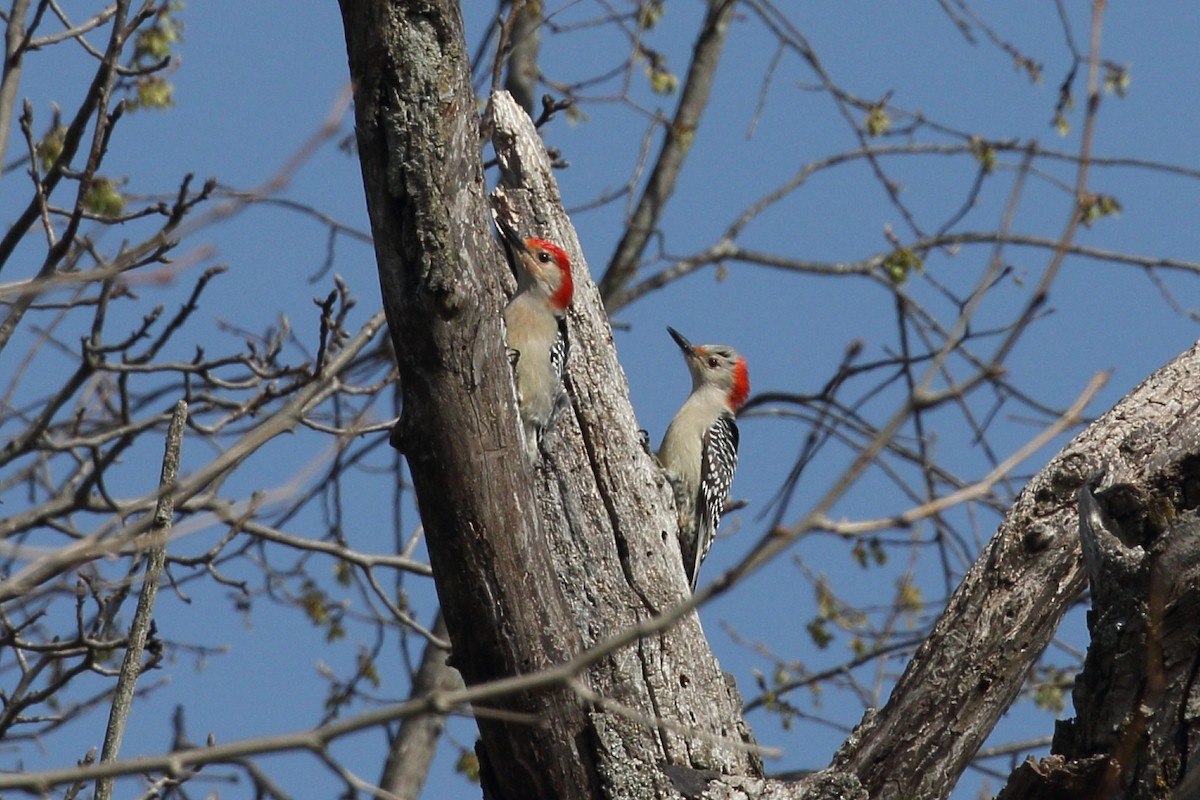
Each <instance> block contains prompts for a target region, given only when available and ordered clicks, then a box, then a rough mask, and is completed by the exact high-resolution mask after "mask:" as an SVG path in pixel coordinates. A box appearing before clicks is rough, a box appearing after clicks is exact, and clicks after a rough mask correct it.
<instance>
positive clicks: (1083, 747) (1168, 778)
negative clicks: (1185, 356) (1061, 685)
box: [1000, 429, 1200, 800]
mask: <svg viewBox="0 0 1200 800" xmlns="http://www.w3.org/2000/svg"><path fill="white" fill-rule="evenodd" d="M1181 434H1182V435H1181V436H1179V437H1178V438H1176V439H1174V440H1172V441H1170V442H1169V443H1168V444H1167V445H1166V447H1164V448H1163V449H1162V450H1161V451H1160V454H1159V455H1158V456H1157V457H1156V458H1155V459H1153V460H1154V461H1155V462H1157V463H1160V464H1165V465H1166V467H1167V468H1166V469H1165V470H1163V471H1161V472H1158V473H1154V474H1151V475H1150V476H1148V477H1150V478H1152V482H1149V483H1143V484H1140V485H1138V484H1125V483H1118V484H1116V485H1113V484H1112V482H1111V481H1109V480H1108V479H1107V477H1106V478H1105V479H1104V480H1103V481H1101V482H1100V486H1103V487H1104V491H1102V492H1099V493H1098V494H1093V493H1092V491H1091V489H1090V488H1088V487H1085V488H1083V489H1081V490H1080V492H1079V535H1080V539H1081V544H1082V548H1083V552H1084V562H1085V564H1086V565H1087V572H1088V583H1089V585H1090V586H1091V599H1092V608H1091V611H1090V612H1089V613H1088V630H1089V632H1090V633H1091V637H1092V640H1091V644H1090V645H1089V647H1088V653H1087V659H1086V661H1085V662H1084V668H1083V672H1081V673H1080V675H1079V678H1078V679H1077V681H1076V683H1075V691H1074V693H1073V697H1074V704H1075V715H1076V716H1075V718H1074V719H1071V720H1066V721H1064V722H1061V723H1059V724H1058V726H1057V729H1056V730H1055V734H1054V742H1053V745H1052V746H1051V753H1052V755H1051V756H1050V757H1048V758H1044V759H1040V760H1038V761H1033V760H1032V759H1031V760H1029V761H1027V762H1026V763H1025V764H1023V765H1022V766H1021V767H1020V768H1018V769H1017V770H1016V771H1015V773H1014V774H1013V776H1012V779H1011V780H1010V781H1009V783H1008V785H1007V786H1005V788H1004V791H1003V792H1002V793H1001V795H1000V797H1001V798H1002V799H1003V800H1035V798H1037V799H1040V798H1045V799H1046V800H1049V799H1050V798H1055V800H1085V799H1089V800H1090V798H1096V797H1121V798H1130V800H1154V799H1156V798H1161V797H1164V796H1166V795H1167V793H1168V791H1169V790H1172V789H1173V790H1174V791H1175V794H1174V796H1175V797H1179V798H1185V797H1195V796H1197V788H1198V787H1197V786H1196V785H1194V784H1195V775H1194V774H1193V775H1191V776H1189V774H1188V773H1189V771H1191V772H1192V773H1194V772H1195V767H1194V765H1195V764H1196V762H1197V756H1198V755H1200V753H1198V752H1197V749H1198V747H1200V714H1198V713H1197V710H1196V709H1197V708H1198V707H1200V687H1197V685H1196V674H1197V671H1198V670H1200V580H1198V578H1200V518H1198V517H1197V513H1196V507H1197V505H1198V504H1200V497H1198V496H1197V493H1196V491H1195V489H1194V487H1195V485H1196V480H1197V478H1198V477H1200V458H1198V455H1200V441H1197V439H1196V437H1195V431H1194V430H1190V429H1189V430H1187V431H1181ZM1189 778H1191V780H1189ZM1185 784H1186V785H1185Z"/></svg>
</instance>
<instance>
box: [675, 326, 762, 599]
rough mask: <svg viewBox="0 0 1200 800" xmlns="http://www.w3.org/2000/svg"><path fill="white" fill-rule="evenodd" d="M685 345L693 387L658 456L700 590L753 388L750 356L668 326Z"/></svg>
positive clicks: (690, 572) (686, 565)
mask: <svg viewBox="0 0 1200 800" xmlns="http://www.w3.org/2000/svg"><path fill="white" fill-rule="evenodd" d="M667 331H668V332H669V333H670V334H671V338H673V339H674V340H675V343H676V344H677V345H679V349H680V350H682V351H683V358H684V360H685V361H686V362H687V366H688V371H689V372H690V373H691V375H692V393H691V394H690V395H688V398H687V400H685V401H684V403H683V406H682V407H681V408H680V409H679V413H678V414H676V415H675V418H674V419H673V420H671V424H670V425H669V426H668V427H667V432H666V434H665V435H664V436H663V440H662V445H661V446H660V447H659V448H658V460H659V463H661V464H662V466H663V469H664V470H666V472H667V476H668V477H669V478H670V479H671V485H672V487H673V488H674V490H675V504H676V507H677V508H678V511H679V549H680V551H681V552H682V554H683V569H684V572H685V573H686V574H687V578H688V584H689V585H690V586H691V588H692V591H695V590H696V578H697V576H698V575H699V573H700V564H701V562H703V561H704V558H705V556H707V555H708V550H709V548H710V547H712V543H713V538H714V537H715V536H716V533H717V526H718V525H720V523H721V513H722V512H723V511H724V510H725V502H726V501H727V500H728V499H729V488H730V486H731V485H732V484H733V473H734V471H735V470H736V469H737V451H738V429H737V423H736V422H735V421H734V415H735V414H736V413H737V411H738V409H739V408H741V407H742V404H744V403H745V402H746V397H747V396H748V395H749V394H750V375H749V373H748V372H747V371H746V359H745V358H743V357H742V356H740V355H738V354H737V352H736V351H735V350H734V349H733V348H731V347H726V346H725V345H720V344H706V345H693V344H692V343H691V342H689V341H688V340H687V339H685V338H684V337H683V335H682V334H680V333H679V331H677V330H675V329H674V328H667Z"/></svg>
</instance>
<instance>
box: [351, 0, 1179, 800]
mask: <svg viewBox="0 0 1200 800" xmlns="http://www.w3.org/2000/svg"><path fill="white" fill-rule="evenodd" d="M341 6H342V15H343V19H344V22H345V28H346V41H347V50H348V54H349V61H350V71H351V75H352V76H353V78H354V81H355V113H356V124H357V131H358V146H359V155H360V159H361V162H362V169H363V182H364V186H365V189H366V196H367V205H368V209H369V211H370V216H371V225H372V231H373V233H374V236H375V247H376V256H377V259H378V266H379V273H380V282H381V286H382V290H383V298H384V304H385V307H386V309H387V312H388V319H389V323H390V325H391V332H392V337H393V341H394V343H395V350H396V354H397V359H398V362H399V365H400V370H401V379H402V385H403V393H404V407H403V413H402V417H401V421H400V423H399V425H398V427H397V432H396V433H397V435H396V440H397V442H398V444H399V446H400V447H401V448H402V449H403V450H404V452H405V453H406V455H407V458H408V462H409V465H410V469H411V471H412V476H413V483H414V486H415V489H416V492H417V496H418V500H419V503H420V507H421V516H422V520H423V522H424V525H425V529H426V535H427V538H428V542H429V549H430V558H431V562H432V566H433V570H434V576H435V580H436V583H437V588H438V593H439V596H440V598H441V600H442V603H443V608H444V612H445V615H446V622H447V627H448V630H449V633H450V637H451V639H452V641H453V644H454V653H453V659H452V660H453V663H454V665H455V666H457V667H458V668H459V669H460V670H461V671H462V673H463V676H464V678H465V680H466V681H467V682H468V683H469V684H472V685H479V684H483V683H486V682H490V681H495V680H500V679H509V680H512V679H514V678H516V679H518V681H520V679H521V678H529V681H526V682H524V683H521V682H517V683H509V684H506V685H508V686H509V687H510V688H511V693H508V694H506V695H505V696H504V697H503V698H502V699H500V700H498V701H497V704H496V707H495V708H494V709H481V708H477V709H476V712H477V715H478V717H479V725H480V733H481V754H482V756H483V764H484V788H485V795H486V796H488V797H492V798H497V799H500V798H503V799H504V800H516V799H517V798H520V799H521V800H527V799H529V800H536V799H537V798H593V797H595V798H599V797H611V798H639V800H640V799H642V798H668V797H670V798H675V797H679V796H680V794H685V795H687V796H692V797H694V796H697V795H698V794H699V793H700V791H707V792H708V796H713V797H716V796H734V794H732V793H736V796H741V797H759V798H768V797H771V798H783V797H791V798H799V797H802V796H803V797H805V798H817V797H838V798H840V800H848V799H849V798H857V797H866V796H868V795H869V796H870V797H878V798H904V799H905V800H921V799H923V798H937V797H944V796H946V795H947V794H948V793H949V791H950V789H951V788H952V787H953V786H954V784H955V783H956V782H957V779H958V776H959V775H960V774H961V772H962V770H963V769H964V768H965V766H966V764H967V763H968V761H969V760H970V758H971V757H972V756H973V754H974V753H975V750H976V749H977V748H978V746H979V744H980V743H981V742H982V741H983V739H984V738H985V737H986V735H987V733H988V732H989V731H990V730H991V729H992V726H993V725H994V724H995V721H996V720H997V719H998V718H999V716H1000V715H1001V714H1002V713H1003V712H1004V710H1005V709H1007V708H1008V706H1009V704H1010V703H1011V702H1012V700H1013V698H1014V697H1015V696H1016V694H1017V692H1018V691H1019V689H1020V687H1021V685H1022V682H1023V681H1024V678H1025V676H1026V674H1027V672H1028V669H1029V667H1030V665H1031V664H1032V663H1033V662H1034V660H1035V659H1036V658H1037V656H1038V654H1039V653H1040V652H1041V650H1042V649H1043V648H1044V647H1045V645H1046V643H1047V641H1048V640H1049V638H1050V636H1051V635H1052V633H1053V631H1054V629H1055V628H1056V626H1057V625H1058V622H1059V620H1060V619H1061V617H1062V614H1063V613H1064V612H1065V610H1066V609H1067V607H1068V606H1069V604H1070V603H1071V602H1072V600H1073V598H1075V597H1076V596H1077V594H1078V592H1079V591H1080V589H1081V588H1082V586H1083V580H1084V572H1083V569H1082V566H1081V560H1080V558H1079V546H1078V539H1077V537H1076V535H1075V530H1076V526H1077V517H1078V515H1077V500H1076V492H1077V490H1078V489H1079V488H1080V487H1081V486H1084V485H1085V484H1087V483H1088V482H1089V481H1091V480H1093V479H1094V478H1095V477H1096V476H1097V475H1099V474H1101V473H1103V474H1104V475H1105V481H1106V482H1107V485H1114V484H1118V483H1128V484H1131V485H1157V486H1160V488H1161V487H1162V486H1166V485H1171V486H1175V487H1177V488H1178V489H1179V491H1178V492H1177V495H1178V496H1179V497H1183V498H1186V497H1192V496H1193V495H1194V494H1195V493H1194V492H1192V491H1188V490H1186V486H1187V481H1184V478H1183V477H1181V476H1185V477H1186V476H1188V475H1190V474H1191V472H1192V471H1194V470H1189V469H1188V468H1186V466H1185V464H1184V461H1183V460H1182V459H1184V458H1185V455H1186V454H1180V453H1178V452H1176V451H1174V450H1170V449H1169V448H1168V444H1169V443H1170V442H1173V441H1177V440H1179V439H1180V438H1181V437H1183V438H1184V439H1185V440H1186V441H1196V440H1197V439H1198V438H1200V437H1197V436H1196V433H1195V428H1196V425H1197V422H1198V419H1197V416H1196V415H1195V414H1189V413H1186V412H1187V411H1189V410H1191V409H1193V408H1194V407H1195V405H1196V402H1197V393H1198V388H1200V387H1198V385H1197V381H1196V379H1195V376H1196V375H1200V353H1198V351H1197V350H1195V349H1193V350H1192V351H1190V352H1189V353H1186V354H1184V355H1183V356H1181V357H1180V358H1179V359H1177V360H1176V361H1175V362H1173V363H1172V364H1170V365H1168V366H1167V367H1164V368H1163V369H1162V370H1160V371H1159V372H1158V373H1156V374H1155V375H1154V376H1151V378H1149V379H1148V380H1147V381H1146V382H1145V383H1144V384H1143V385H1142V386H1140V387H1139V388H1138V389H1137V390H1135V391H1134V392H1133V393H1131V394H1130V395H1129V396H1128V397H1127V398H1126V399H1124V400H1123V401H1122V402H1121V403H1120V404H1118V406H1117V407H1116V408H1114V409H1113V410H1112V411H1110V412H1109V413H1108V414H1106V415H1104V417H1102V418H1101V419H1099V420H1097V421H1096V422H1095V423H1094V424H1093V425H1091V426H1089V428H1088V429H1087V430H1086V431H1084V432H1083V433H1081V434H1080V435H1079V436H1077V437H1076V438H1075V439H1074V440H1073V441H1072V442H1071V443H1070V444H1069V445H1068V446H1067V447H1066V448H1064V450H1063V451H1062V452H1061V453H1060V454H1059V455H1057V456H1056V457H1055V458H1054V459H1053V460H1052V461H1051V462H1050V464H1049V465H1047V467H1046V468H1045V469H1043V470H1042V471H1041V472H1039V473H1038V475H1037V476H1035V477H1034V478H1033V479H1032V480H1031V481H1030V483H1029V485H1028V486H1027V487H1026V488H1025V490H1024V491H1023V492H1022V494H1021V496H1020V497H1019V498H1018V500H1017V502H1016V503H1015V504H1014V507H1013V508H1012V510H1011V511H1010V512H1009V514H1008V516H1007V518H1006V519H1005V521H1004V523H1003V524H1002V525H1001V527H1000V530H999V531H998V532H997V534H996V536H995V537H994V538H993V540H992V542H991V544H990V545H989V546H988V548H987V549H986V550H985V552H984V553H983V555H982V556H981V557H980V559H979V561H978V562H977V563H976V564H975V566H974V567H973V568H972V569H971V571H970V572H969V573H968V575H967V577H966V578H965V579H964V582H963V585H962V586H961V587H960V588H959V590H958V591H957V592H956V593H955V595H954V597H953V598H952V600H951V602H950V604H949V606H948V607H947V609H946V612H945V613H944V615H943V617H942V619H941V620H940V621H939V622H938V624H937V625H936V626H935V628H934V630H933V632H932V633H931V635H930V637H929V639H928V640H927V641H926V643H925V644H924V645H922V647H921V648H920V650H919V651H918V653H917V654H916V656H915V657H914V659H913V662H912V663H911V664H910V665H909V668H908V669H907V670H906V672H905V674H904V676H903V677H902V678H901V680H900V682H899V684H898V685H897V687H896V689H895V691H894V692H893V696H892V698H891V699H890V700H889V702H888V704H887V706H886V707H885V708H884V709H882V710H881V711H879V712H878V713H877V714H873V715H872V716H871V717H870V718H869V719H868V720H866V721H865V722H864V724H863V725H861V726H860V728H859V729H858V730H856V732H855V734H854V735H853V736H852V737H851V738H850V739H848V740H847V742H846V743H845V744H844V745H843V747H842V749H841V750H840V751H839V753H838V755H837V757H836V758H835V761H834V765H833V767H831V768H830V769H829V770H827V771H825V772H824V773H822V774H821V775H819V776H813V777H811V778H809V779H806V780H805V781H803V782H801V783H798V784H791V785H785V784H781V783H778V782H773V781H764V780H761V778H760V777H759V775H758V773H759V766H758V764H757V761H756V759H755V758H754V756H753V750H752V748H748V747H747V746H746V743H747V742H748V741H749V737H748V734H747V733H746V731H745V729H744V725H743V724H742V721H741V719H740V715H739V711H738V701H737V697H736V693H735V692H733V691H731V690H730V689H729V688H728V687H727V686H726V683H725V681H724V680H723V676H722V675H721V673H720V671H719V669H718V667H717V664H716V662H715V660H714V659H713V658H712V655H711V653H710V652H709V650H708V647H707V645H706V643H705V641H704V638H703V634H702V632H701V631H700V627H699V624H698V621H697V619H696V617H695V615H694V614H691V613H687V614H683V615H677V614H676V613H675V611H673V609H674V610H678V609H679V606H680V603H682V602H683V601H684V600H685V599H686V594H687V592H686V586H685V583H684V579H683V573H682V569H681V566H680V560H679V553H678V548H677V545H676V544H675V542H674V536H673V526H674V521H673V513H674V512H673V509H672V508H671V500H670V497H669V492H668V491H667V488H666V486H665V485H664V483H663V481H662V479H661V477H660V476H659V475H658V473H657V470H656V469H655V468H654V467H653V466H652V464H651V460H650V458H649V457H648V456H647V454H646V453H645V452H644V451H643V450H642V448H641V447H640V445H639V443H638V439H637V433H636V427H637V426H636V423H635V421H634V417H633V413H632V411H631V409H630V407H629V402H628V392H627V389H626V384H625V378H624V374H623V372H622V371H621V369H620V367H619V365H618V364H617V361H616V356H615V352H614V350H613V346H612V340H611V332H610V330H609V328H608V324H607V321H606V318H605V316H604V312H603V308H602V306H601V304H600V301H599V297H598V295H597V292H596V289H595V286H594V285H593V284H592V283H591V281H590V280H588V279H587V270H586V264H585V262H584V260H583V258H582V253H581V252H580V248H579V244H578V242H577V240H576V238H575V235H574V231H573V230H572V229H571V227H570V224H569V222H568V220H567V219H566V217H565V215H563V213H562V210H561V205H560V202H559V197H558V193H557V188H556V187H555V185H554V181H553V178H552V177H551V174H550V171H549V167H548V165H547V163H546V159H545V154H544V152H543V151H542V150H541V148H540V145H539V143H538V141H537V137H536V134H535V133H534V132H533V131H532V129H531V126H530V125H529V122H528V118H527V117H525V116H524V115H523V114H521V113H520V112H519V111H518V109H517V108H516V106H515V104H513V103H512V102H511V100H507V99H504V98H503V97H501V98H497V99H496V100H495V103H494V107H493V110H492V114H491V116H490V119H489V122H490V124H491V126H492V128H493V130H494V134H495V138H494V144H495V148H496V150H497V153H498V155H499V156H500V158H501V161H502V167H503V175H504V178H503V180H504V183H505V186H506V197H507V202H509V203H510V204H511V205H512V206H513V207H515V208H517V209H520V210H522V211H523V216H522V219H523V224H524V226H525V230H526V232H528V233H531V234H537V235H541V236H545V237H547V238H552V239H555V240H557V241H558V242H559V243H560V244H562V245H563V247H564V248H565V249H566V250H567V252H568V253H569V254H570V255H571V258H572V262H573V264H574V265H575V277H576V284H577V286H578V287H579V288H578V289H577V299H576V302H575V304H574V306H573V309H572V312H571V315H570V328H571V334H572V341H573V347H572V351H571V357H570V360H569V363H568V380H567V384H568V389H569V393H570V400H571V408H570V410H569V412H568V413H566V414H564V415H562V416H561V417H560V418H559V421H558V423H557V425H556V427H555V428H554V429H552V430H551V431H550V434H549V440H548V442H549V444H548V446H547V448H546V450H547V452H546V454H545V457H544V458H543V459H540V460H539V463H538V464H537V465H534V464H531V463H529V461H528V460H527V459H525V458H524V456H523V452H524V448H523V447H522V446H521V443H520V433H519V430H518V423H517V417H516V412H515V402H514V400H515V398H514V393H513V387H512V382H511V375H510V370H509V365H508V362H507V359H506V357H505V349H504V344H503V335H502V332H501V321H500V320H501V314H500V309H501V305H502V303H503V301H504V293H503V290H502V286H503V285H504V283H505V282H506V281H507V280H508V279H507V277H505V276H506V272H505V269H506V268H505V267H504V265H503V262H502V259H501V257H500V251H499V248H498V247H497V245H496V244H495V243H494V242H493V240H492V238H491V236H490V234H489V233H488V217H489V212H488V209H487V205H486V199H485V190H484V184H483V174H482V167H481V161H480V147H481V143H480V129H479V121H478V116H477V113H476V109H475V98H474V97H473V95H472V92H471V87H470V82H469V74H468V68H467V60H466V56H465V48H464V43H463V37H462V24H461V20H460V18H459V15H458V9H457V6H456V4H455V3H453V2H452V0H424V1H423V2H418V0H405V1H401V0H391V1H390V2H389V0H341ZM1193 452H1194V449H1193ZM1187 457H1190V456H1187ZM1164 481H1165V483H1163V482H1164ZM1181 481H1182V482H1181ZM1175 496H1176V495H1172V497H1175ZM1189 502H1190V501H1189ZM1194 505H1195V504H1194V503H1192V504H1191V505H1188V503H1187V502H1183V503H1182V504H1176V510H1177V511H1179V512H1180V513H1184V512H1186V511H1188V510H1190V508H1191V507H1193V506H1194ZM1189 530H1190V529H1189ZM1187 602H1188V603H1189V604H1190V602H1191V601H1190V600H1188V601H1187ZM675 616H679V618H678V619H675ZM665 620H670V621H671V624H666V622H665ZM614 637H617V639H620V640H621V641H622V642H623V644H621V646H615V645H614V644H613V643H614V641H616V640H615V639H614ZM621 637H623V639H621ZM1172 652H1174V651H1172ZM580 654H583V656H581V655H580ZM564 664H567V665H569V666H570V668H569V669H568V670H566V671H565V672H562V671H560V672H558V673H555V675H557V676H559V677H557V678H556V680H555V681H554V682H553V683H551V684H549V685H547V684H546V683H545V681H544V680H542V681H541V682H538V683H535V682H534V681H535V680H536V678H537V675H538V673H539V672H543V673H544V671H545V670H546V669H547V668H550V667H554V666H556V665H564ZM1125 668H1128V669H1132V666H1131V665H1126V667H1125ZM1189 674H1190V673H1189ZM489 712H498V713H489ZM698 770H701V771H698ZM704 770H707V771H704ZM706 787H707V788H706ZM721 792H724V793H725V794H721Z"/></svg>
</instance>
